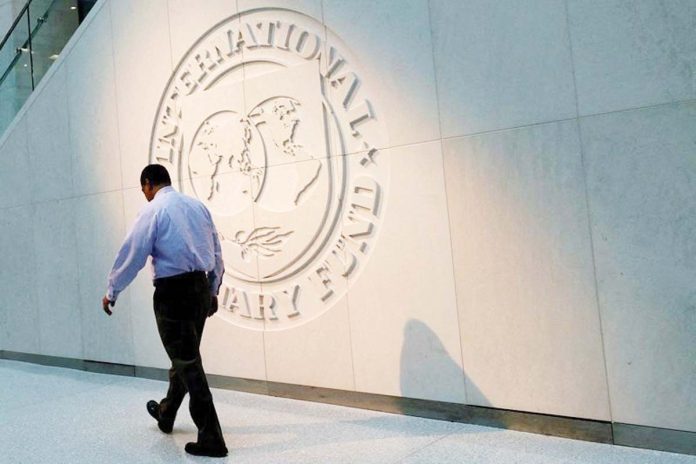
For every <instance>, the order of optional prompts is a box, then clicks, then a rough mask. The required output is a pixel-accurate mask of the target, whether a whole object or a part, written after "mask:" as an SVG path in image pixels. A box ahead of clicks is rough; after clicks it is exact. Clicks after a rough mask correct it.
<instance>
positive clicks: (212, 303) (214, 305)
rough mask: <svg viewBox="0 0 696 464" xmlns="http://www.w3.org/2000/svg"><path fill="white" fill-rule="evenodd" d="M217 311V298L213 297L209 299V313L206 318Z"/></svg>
mask: <svg viewBox="0 0 696 464" xmlns="http://www.w3.org/2000/svg"><path fill="white" fill-rule="evenodd" d="M217 310H218V300H217V296H213V297H211V298H210V311H208V317H210V316H212V315H213V314H215V313H216V312H217Z"/></svg>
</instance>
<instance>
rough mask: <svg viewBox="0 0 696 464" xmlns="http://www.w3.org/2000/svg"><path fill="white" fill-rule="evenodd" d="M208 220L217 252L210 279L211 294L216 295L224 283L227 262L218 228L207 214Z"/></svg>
mask: <svg viewBox="0 0 696 464" xmlns="http://www.w3.org/2000/svg"><path fill="white" fill-rule="evenodd" d="M207 216H208V220H209V221H210V230H211V232H212V234H213V251H214V253H215V267H214V268H213V270H212V271H211V272H210V274H209V281H210V294H211V295H213V296H216V295H217V294H218V293H219V292H220V285H222V276H223V275H224V273H225V264H224V263H223V261H222V248H221V247H220V239H219V238H218V232H217V229H215V224H214V223H213V219H212V217H211V216H210V213H209V212H208V214H207Z"/></svg>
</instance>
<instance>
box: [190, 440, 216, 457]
mask: <svg viewBox="0 0 696 464" xmlns="http://www.w3.org/2000/svg"><path fill="white" fill-rule="evenodd" d="M184 449H185V450H186V452H187V453H188V454H193V455H194V456H208V457H211V458H224V457H225V456H227V448H226V447H225V445H219V446H210V445H201V444H200V443H193V442H191V443H186V446H185V447H184Z"/></svg>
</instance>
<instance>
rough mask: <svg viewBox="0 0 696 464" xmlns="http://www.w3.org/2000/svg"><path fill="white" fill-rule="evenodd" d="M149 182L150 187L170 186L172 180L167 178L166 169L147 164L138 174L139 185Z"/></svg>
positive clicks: (158, 165) (157, 165) (159, 165)
mask: <svg viewBox="0 0 696 464" xmlns="http://www.w3.org/2000/svg"><path fill="white" fill-rule="evenodd" d="M146 180H148V181H150V185H152V186H155V185H171V184H172V179H171V178H170V177H169V172H167V168H165V167H164V166H162V165H161V164H149V165H147V166H145V169H143V172H142V173H141V174H140V185H145V181H146Z"/></svg>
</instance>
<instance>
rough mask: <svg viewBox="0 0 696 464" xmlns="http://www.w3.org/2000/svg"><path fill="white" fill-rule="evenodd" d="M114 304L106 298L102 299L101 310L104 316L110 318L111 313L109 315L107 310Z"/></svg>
mask: <svg viewBox="0 0 696 464" xmlns="http://www.w3.org/2000/svg"><path fill="white" fill-rule="evenodd" d="M115 304H116V302H115V301H111V300H109V299H108V298H107V297H104V299H103V300H102V309H103V310H104V312H105V313H106V314H108V315H109V316H111V314H112V313H111V310H110V309H109V306H111V307H112V308H113V307H114V305H115Z"/></svg>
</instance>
